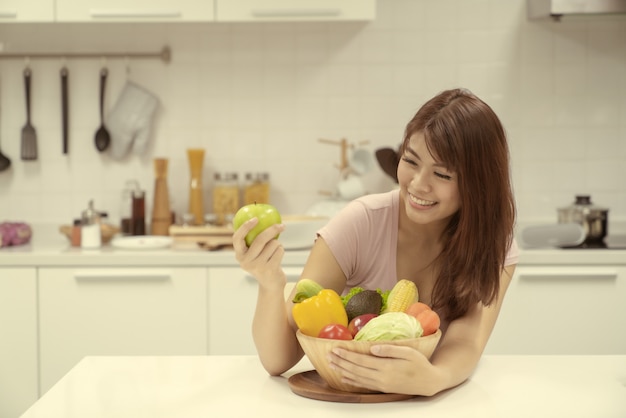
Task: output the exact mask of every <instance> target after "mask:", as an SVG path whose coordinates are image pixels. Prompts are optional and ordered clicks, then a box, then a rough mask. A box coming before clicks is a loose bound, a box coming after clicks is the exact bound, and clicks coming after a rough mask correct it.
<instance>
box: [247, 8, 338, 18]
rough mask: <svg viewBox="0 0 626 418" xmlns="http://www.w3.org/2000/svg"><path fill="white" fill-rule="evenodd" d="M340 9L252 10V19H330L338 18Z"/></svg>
mask: <svg viewBox="0 0 626 418" xmlns="http://www.w3.org/2000/svg"><path fill="white" fill-rule="evenodd" d="M340 14H341V9H253V10H252V16H254V17H331V16H339V15H340Z"/></svg>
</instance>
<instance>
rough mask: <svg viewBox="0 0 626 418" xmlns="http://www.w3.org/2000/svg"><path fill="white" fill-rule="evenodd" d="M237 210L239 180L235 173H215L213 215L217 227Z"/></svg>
mask: <svg viewBox="0 0 626 418" xmlns="http://www.w3.org/2000/svg"><path fill="white" fill-rule="evenodd" d="M237 210H239V179H238V176H237V173H225V174H223V175H221V174H220V173H215V176H214V187H213V213H215V215H216V217H217V223H218V225H223V224H224V223H225V219H226V215H232V214H234V213H235V212H237Z"/></svg>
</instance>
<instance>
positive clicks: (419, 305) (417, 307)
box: [404, 302, 430, 318]
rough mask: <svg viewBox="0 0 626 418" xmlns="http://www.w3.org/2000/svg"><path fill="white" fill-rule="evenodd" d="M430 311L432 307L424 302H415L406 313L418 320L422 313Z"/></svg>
mask: <svg viewBox="0 0 626 418" xmlns="http://www.w3.org/2000/svg"><path fill="white" fill-rule="evenodd" d="M428 310H430V306H428V305H427V304H425V303H424V302H414V303H412V304H410V305H409V307H408V308H407V309H406V311H404V312H406V313H408V314H409V315H412V316H414V317H416V318H417V315H419V314H420V313H421V312H424V311H428Z"/></svg>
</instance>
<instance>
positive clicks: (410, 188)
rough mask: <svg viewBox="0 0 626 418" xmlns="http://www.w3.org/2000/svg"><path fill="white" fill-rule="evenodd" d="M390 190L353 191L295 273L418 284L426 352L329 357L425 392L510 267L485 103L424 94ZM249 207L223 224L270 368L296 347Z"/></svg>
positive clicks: (480, 332)
mask: <svg viewBox="0 0 626 418" xmlns="http://www.w3.org/2000/svg"><path fill="white" fill-rule="evenodd" d="M400 155H401V159H400V162H399V164H398V184H399V190H394V191H391V192H387V193H381V194H375V195H370V196H364V197H362V198H359V199H357V200H355V201H353V202H351V203H350V204H348V205H347V206H346V208H345V209H344V210H343V211H341V212H340V213H339V214H338V215H336V216H335V217H333V218H332V219H331V220H330V221H329V223H328V224H327V225H326V226H325V227H324V228H322V229H321V230H320V231H319V233H318V238H317V239H316V241H315V244H314V246H313V248H312V250H311V253H310V255H309V258H308V260H307V262H306V265H305V267H304V270H303V272H302V277H307V278H310V279H313V280H315V281H317V282H319V283H320V284H321V285H322V286H323V287H325V288H331V289H334V290H336V291H337V292H338V293H345V292H346V291H347V290H348V289H350V288H352V287H355V286H360V287H364V288H369V289H376V288H381V289H391V288H392V287H393V285H394V284H395V283H396V282H397V280H398V279H403V278H404V279H410V280H412V281H413V282H415V284H416V285H417V287H418V290H419V295H420V301H422V302H425V303H427V304H429V305H431V306H432V308H433V309H434V310H435V311H437V312H438V313H439V315H440V317H441V320H442V322H441V329H442V332H443V336H442V338H441V340H440V343H439V345H438V347H437V349H436V350H435V352H434V354H433V356H432V357H431V359H430V361H429V360H427V359H426V357H424V356H423V355H422V354H420V353H419V352H417V351H415V350H413V349H411V348H408V347H399V346H392V345H377V346H375V347H373V348H372V351H371V355H364V354H357V353H354V352H349V351H347V350H342V349H337V350H335V351H334V352H333V354H332V358H330V359H329V361H330V363H331V367H334V368H335V369H338V370H340V371H341V372H342V374H343V379H344V380H345V381H346V382H348V383H350V384H353V385H355V386H361V387H363V388H366V389H370V390H375V391H381V392H388V393H407V394H415V395H427V396H428V395H434V394H436V393H438V392H440V391H442V390H444V389H447V388H451V387H454V386H456V385H458V384H460V383H462V382H463V381H465V380H466V379H467V378H468V377H469V376H470V374H471V373H472V371H473V369H474V368H475V366H476V364H477V363H478V360H479V358H480V356H481V355H482V352H483V350H484V348H485V345H486V344H487V340H488V338H489V335H490V333H491V331H492V329H493V327H494V324H495V322H496V319H497V316H498V312H499V310H500V306H501V304H502V300H503V298H504V294H505V292H506V289H507V286H508V284H509V282H510V280H511V276H512V275H513V271H514V269H515V265H516V263H517V258H518V250H517V246H516V244H515V241H514V240H513V225H514V221H515V203H514V198H513V195H512V191H511V183H510V176H509V154H508V147H507V142H506V135H505V132H504V129H503V127H502V125H501V123H500V121H499V119H498V117H497V116H496V115H495V113H494V112H493V111H492V109H491V108H490V107H489V106H488V105H487V104H485V103H484V102H483V101H481V100H480V99H479V98H477V97H476V96H474V95H473V94H472V93H470V92H468V91H467V90H463V89H455V90H449V91H444V92H442V93H440V94H439V95H437V96H435V97H434V98H433V99H431V100H429V101H428V102H427V103H426V104H425V105H424V106H423V107H422V108H421V109H420V110H419V111H418V112H417V114H416V115H415V116H414V117H413V119H412V120H411V121H410V122H409V123H408V125H407V127H406V131H405V136H404V141H403V144H402V147H401V149H400ZM256 223H257V220H256V219H251V220H250V221H248V222H247V223H245V224H244V225H243V226H242V227H241V228H240V229H239V230H238V231H237V232H236V233H235V234H234V235H233V244H234V248H235V255H236V258H237V260H238V261H239V263H240V264H241V267H242V268H243V269H245V270H246V271H248V272H249V273H251V274H252V275H253V276H255V277H256V278H257V280H258V282H259V293H258V300H257V306H256V312H255V316H254V321H253V336H254V340H255V344H256V346H257V350H258V354H259V357H260V359H261V362H262V363H263V365H264V367H265V368H266V370H267V371H268V372H269V373H270V374H272V375H278V374H281V373H283V372H285V371H287V370H288V369H290V368H291V367H292V366H293V365H294V364H296V363H297V362H298V361H299V360H300V359H301V357H302V355H303V353H302V350H301V348H300V346H299V344H298V342H297V339H296V336H295V330H296V326H295V323H294V321H293V317H292V315H291V307H292V303H291V302H290V301H287V302H285V301H284V294H283V289H284V286H285V283H286V277H285V274H284V272H283V270H282V268H281V261H282V257H283V254H284V249H283V248H282V246H281V245H280V241H278V240H274V239H273V237H275V236H276V234H278V233H280V232H281V231H282V230H283V228H284V226H283V225H275V226H272V227H270V228H269V229H268V230H266V231H264V232H263V233H261V234H260V235H259V236H258V237H257V238H256V239H255V241H254V242H253V243H252V245H251V246H250V247H249V248H247V247H246V245H245V242H244V237H245V235H246V234H247V233H248V231H249V230H250V229H251V228H252V227H254V225H256Z"/></svg>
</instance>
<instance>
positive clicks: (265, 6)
mask: <svg viewBox="0 0 626 418" xmlns="http://www.w3.org/2000/svg"><path fill="white" fill-rule="evenodd" d="M216 4H217V7H216V17H217V20H218V21H221V22H237V21H239V22H241V21H281V20H282V21H298V20H302V21H331V20H373V19H374V17H375V16H376V0H299V1H297V2H294V1H293V0H216Z"/></svg>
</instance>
